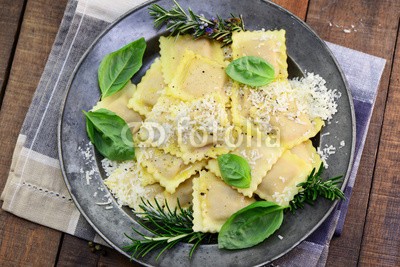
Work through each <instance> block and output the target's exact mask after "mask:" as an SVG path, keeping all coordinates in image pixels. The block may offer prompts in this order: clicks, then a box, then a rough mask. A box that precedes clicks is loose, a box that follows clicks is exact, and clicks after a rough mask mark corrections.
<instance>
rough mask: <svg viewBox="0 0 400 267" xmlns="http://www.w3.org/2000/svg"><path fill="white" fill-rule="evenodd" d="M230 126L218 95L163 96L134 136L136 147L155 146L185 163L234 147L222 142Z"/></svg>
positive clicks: (212, 156)
mask: <svg viewBox="0 0 400 267" xmlns="http://www.w3.org/2000/svg"><path fill="white" fill-rule="evenodd" d="M153 126H154V127H156V128H158V129H155V130H154V129H153ZM229 126H230V123H229V119H228V114H227V111H226V110H225V105H224V103H223V101H222V100H221V99H220V98H219V97H218V96H217V95H215V96H208V97H205V98H201V99H198V100H193V101H189V102H184V101H182V100H179V99H177V98H174V97H170V96H162V97H160V99H159V100H158V102H157V104H156V105H155V106H154V107H153V110H152V111H151V112H150V113H149V114H148V115H147V117H146V120H145V121H144V124H143V125H142V126H141V128H140V130H139V132H138V134H137V136H136V138H135V139H136V144H137V145H138V146H150V147H158V148H160V149H162V150H163V151H164V152H166V153H170V154H172V155H174V156H177V157H180V158H182V159H183V162H184V163H185V164H188V163H190V162H191V163H193V162H196V161H200V160H202V159H205V158H215V157H217V156H218V155H221V154H224V153H227V152H229V151H230V150H231V149H233V148H230V147H229V146H228V144H227V143H226V142H225V135H226V131H225V129H226V128H227V127H229ZM148 128H151V129H153V130H151V129H150V130H149V129H148Z"/></svg>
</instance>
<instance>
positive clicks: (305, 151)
mask: <svg viewBox="0 0 400 267" xmlns="http://www.w3.org/2000/svg"><path fill="white" fill-rule="evenodd" d="M290 152H292V153H293V154H295V155H297V156H299V157H300V158H302V159H303V160H305V161H306V162H308V163H310V164H311V166H312V167H313V168H315V170H316V171H318V169H319V167H320V166H321V163H322V161H321V157H320V156H319V154H318V153H317V150H316V149H315V147H314V146H313V145H312V142H311V140H307V141H304V142H303V143H301V144H299V145H297V146H295V147H293V148H292V149H291V150H290Z"/></svg>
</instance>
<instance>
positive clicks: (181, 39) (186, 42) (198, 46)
mask: <svg viewBox="0 0 400 267" xmlns="http://www.w3.org/2000/svg"><path fill="white" fill-rule="evenodd" d="M187 50H190V51H193V52H194V53H195V54H197V55H200V56H202V57H205V58H209V59H212V60H214V61H216V62H218V63H220V64H223V62H224V55H223V51H222V49H221V45H220V43H218V42H214V41H212V40H208V39H204V38H201V39H197V40H194V39H193V38H192V36H189V35H179V36H174V37H172V36H171V37H164V36H162V37H160V55H161V67H162V72H163V77H164V81H165V83H166V84H169V83H171V81H172V79H173V77H174V76H175V74H176V73H177V70H176V67H177V66H178V65H179V64H180V62H181V60H182V58H183V55H184V54H185V52H186V51H187Z"/></svg>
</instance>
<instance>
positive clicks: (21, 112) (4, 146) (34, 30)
mask: <svg viewBox="0 0 400 267" xmlns="http://www.w3.org/2000/svg"><path fill="white" fill-rule="evenodd" d="M8 2H10V3H11V2H12V1H8ZM65 5H66V0H60V1H52V0H29V1H28V2H27V6H26V11H25V15H24V20H23V23H22V26H21V32H20V36H19V39H18V45H17V47H16V51H15V56H14V59H13V63H12V67H11V71H10V77H9V80H8V84H7V87H6V93H5V96H4V101H3V105H2V109H1V111H0V125H1V127H0V147H1V150H0V189H1V190H3V188H4V184H5V181H6V179H7V175H8V170H9V167H10V164H11V156H12V152H13V149H14V146H15V142H16V140H17V136H18V133H19V130H20V128H21V125H22V122H23V120H24V117H25V114H26V112H27V110H28V107H29V104H30V102H31V99H32V95H33V93H34V91H35V89H36V86H37V84H38V82H39V79H40V76H41V74H42V71H43V68H44V66H45V64H46V60H47V56H48V54H49V53H50V49H51V47H52V44H53V41H54V38H55V36H56V33H57V31H58V26H59V23H60V21H61V18H62V16H63V12H64V8H65ZM2 8H3V7H2ZM1 19H3V17H1ZM60 237H61V233H59V232H57V231H55V230H52V229H49V228H46V227H44V226H40V225H37V224H34V223H31V222H28V221H26V220H23V219H20V218H17V217H15V216H13V215H11V214H9V213H6V212H4V211H0V266H52V265H53V264H54V262H55V259H56V255H57V251H58V244H59V241H60Z"/></svg>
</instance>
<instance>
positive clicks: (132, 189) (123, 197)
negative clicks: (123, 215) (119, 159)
mask: <svg viewBox="0 0 400 267" xmlns="http://www.w3.org/2000/svg"><path fill="white" fill-rule="evenodd" d="M104 184H105V185H106V186H107V187H108V188H109V189H110V191H111V193H113V194H114V195H115V196H116V197H117V198H118V203H119V204H120V205H127V206H129V207H131V208H132V209H134V210H136V211H141V209H140V207H139V205H140V204H141V203H142V198H143V199H145V200H149V201H150V202H151V203H153V204H154V203H155V202H154V200H155V199H156V200H157V201H158V202H159V203H163V202H164V195H163V192H164V188H163V187H162V186H160V185H159V184H152V185H147V186H143V185H142V176H141V173H140V172H139V171H138V163H136V162H133V161H131V162H128V163H124V164H121V165H120V166H119V167H118V168H117V169H116V170H115V171H113V172H112V173H111V175H110V176H109V177H108V178H107V179H105V180H104Z"/></svg>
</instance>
